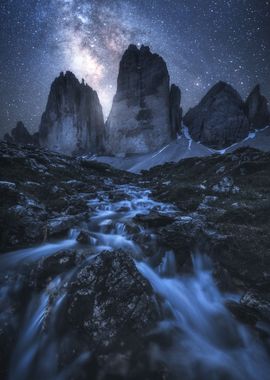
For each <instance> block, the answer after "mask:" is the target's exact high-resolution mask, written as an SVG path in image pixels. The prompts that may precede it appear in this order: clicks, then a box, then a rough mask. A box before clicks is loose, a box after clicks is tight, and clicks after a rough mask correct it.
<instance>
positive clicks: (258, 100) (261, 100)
mask: <svg viewBox="0 0 270 380" xmlns="http://www.w3.org/2000/svg"><path fill="white" fill-rule="evenodd" d="M246 110H247V116H248V118H249V120H250V124H251V127H252V129H260V128H264V127H266V126H267V125H269V124H270V112H269V109H268V106H267V99H266V98H265V97H264V96H263V95H262V94H261V89H260V85H257V86H255V87H254V89H253V90H252V91H251V93H250V95H249V96H248V98H247V101H246Z"/></svg>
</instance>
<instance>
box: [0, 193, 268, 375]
mask: <svg viewBox="0 0 270 380" xmlns="http://www.w3.org/2000/svg"><path fill="white" fill-rule="evenodd" d="M117 192H121V193H123V192H124V193H125V194H126V195H127V199H126V200H119V201H113V202H112V201H111V200H110V198H109V197H108V195H107V194H106V193H100V194H99V198H97V199H94V200H91V201H89V215H90V217H89V223H88V225H87V228H88V231H89V233H90V236H91V238H90V242H89V245H91V252H92V253H93V254H99V252H101V251H102V250H105V249H106V250H114V249H119V248H121V249H123V250H124V251H127V252H129V253H130V254H131V255H132V256H133V258H134V260H135V262H136V265H137V268H138V270H139V271H140V272H141V274H142V275H143V276H144V277H145V278H147V279H148V280H149V282H150V283H151V285H152V287H153V289H154V291H155V293H156V294H158V295H159V297H160V299H161V300H162V307H163V312H164V316H165V317H164V320H163V321H162V322H160V323H159V325H158V326H157V327H156V331H154V332H153V334H155V333H158V334H161V335H162V334H163V335H164V336H167V337H170V344H169V345H167V346H166V348H164V347H159V346H158V345H156V346H155V349H154V352H153V356H154V357H155V358H157V359H159V360H161V361H163V362H165V363H166V365H167V366H168V367H169V369H170V371H171V373H172V374H173V378H175V379H180V378H181V379H185V380H219V379H221V380H227V379H228V380H230V379H232V380H257V379H260V380H267V379H269V374H270V365H269V357H268V356H267V354H266V352H265V349H264V348H263V346H262V344H261V343H260V342H259V341H258V340H257V339H256V338H255V337H254V336H253V334H252V333H251V332H250V331H249V329H248V328H247V327H246V326H243V325H241V324H240V323H238V322H237V321H236V320H235V319H234V318H233V317H232V316H231V314H230V312H229V311H228V310H227V309H226V307H225V302H226V300H227V297H228V296H226V295H223V294H221V293H220V291H219V290H218V289H217V287H216V285H215V282H214V280H213V277H212V274H211V262H210V261H209V259H208V258H207V257H206V256H203V255H196V256H194V257H193V273H192V274H190V275H182V276H179V275H177V273H176V268H175V257H174V252H172V251H166V250H165V249H163V248H162V247H158V246H157V244H156V238H155V234H154V233H153V231H151V230H145V229H144V228H142V227H141V226H139V225H138V224H137V225H135V227H136V228H137V232H139V234H140V233H141V235H142V236H144V235H145V236H147V247H148V248H147V249H148V253H147V255H146V253H145V251H144V248H143V245H142V244H140V242H136V241H134V240H133V233H132V228H134V223H132V219H133V218H134V217H135V216H136V215H137V214H145V215H147V214H148V213H149V212H150V211H153V210H157V211H159V212H160V213H165V214H166V215H167V214H173V215H177V213H178V212H177V210H175V209H174V207H173V206H171V205H167V204H164V203H159V202H156V201H154V200H152V199H151V197H150V195H151V194H150V191H147V190H143V189H140V188H136V187H134V186H119V187H118V189H117V190H116V193H117ZM84 227H85V226H84ZM77 234H78V231H76V230H73V231H71V232H70V235H69V237H68V238H67V239H66V240H63V241H60V242H54V243H46V244H42V245H40V246H38V247H33V248H29V249H23V250H19V251H16V252H9V253H7V254H4V255H2V256H1V257H0V266H1V269H2V274H3V272H5V273H12V272H14V273H16V270H18V269H17V268H18V266H19V265H20V264H22V263H24V264H25V263H26V262H33V261H35V260H39V259H40V258H41V257H44V256H50V255H53V254H54V253H55V252H57V251H59V250H60V249H67V248H76V247H77V246H78V243H77V241H76V236H77ZM86 260H87V259H86ZM72 273H73V272H72V270H71V271H68V272H66V273H63V274H61V275H60V276H57V277H56V278H54V279H53V280H52V281H51V283H50V284H49V286H48V287H47V288H46V290H44V291H43V292H41V294H38V295H37V294H35V295H33V297H32V299H31V298H30V299H29V304H28V307H27V309H26V311H25V316H24V319H23V323H22V326H21V334H20V335H19V339H18V342H17V344H16V348H15V350H14V352H13V355H12V360H11V363H10V370H9V380H31V379H40V380H43V379H44V380H45V379H46V380H54V379H57V380H66V379H68V378H69V377H70V376H71V375H72V373H76V371H78V370H79V368H80V366H82V365H83V363H84V362H85V361H87V359H88V358H89V355H91V353H90V352H89V353H86V354H84V355H82V356H81V357H79V358H78V359H77V360H76V361H75V362H73V363H71V364H70V366H69V367H68V368H65V369H64V371H62V372H61V373H59V371H58V369H57V363H56V357H57V355H56V353H57V347H58V344H59V342H57V341H56V339H55V337H56V330H57V326H56V323H55V320H56V319H55V318H54V317H51V318H50V319H49V320H48V321H46V324H47V329H46V333H45V332H44V331H43V329H42V325H43V322H44V318H46V308H47V306H48V302H49V298H50V297H49V295H50V294H51V293H52V292H56V290H57V289H58V287H60V286H61V284H63V282H65V281H68V279H69V277H70V276H71V275H72ZM18 281H19V279H18ZM18 281H15V282H14V283H13V284H9V285H7V286H6V287H2V288H1V291H0V312H4V311H5V310H7V308H8V305H9V297H10V294H13V293H14V292H15V291H16V287H18V286H19V284H18ZM60 294H62V293H60ZM64 297H65V295H63V294H62V295H61V296H60V295H59V297H56V298H55V300H54V303H53V304H52V305H50V307H51V308H52V309H53V313H51V315H53V316H54V315H57V312H58V310H59V308H60V307H61V302H62V301H63V299H64ZM45 358H46V359H45Z"/></svg>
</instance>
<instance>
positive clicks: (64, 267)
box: [29, 250, 76, 289]
mask: <svg viewBox="0 0 270 380" xmlns="http://www.w3.org/2000/svg"><path fill="white" fill-rule="evenodd" d="M75 265H76V251H71V250H67V251H59V252H56V253H55V254H53V255H52V256H49V257H44V258H42V259H41V260H39V261H38V263H37V265H35V267H34V269H33V270H32V271H31V273H30V275H29V279H30V280H31V282H32V283H33V286H34V288H35V289H43V288H44V287H45V286H46V285H47V284H48V283H49V282H50V281H51V280H52V279H53V278H54V277H56V276H57V275H61V274H65V273H66V272H67V271H69V270H71V269H72V268H74V267H75Z"/></svg>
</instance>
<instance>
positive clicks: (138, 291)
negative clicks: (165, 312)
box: [64, 251, 159, 353]
mask: <svg viewBox="0 0 270 380" xmlns="http://www.w3.org/2000/svg"><path fill="white" fill-rule="evenodd" d="M64 313H65V315H66V321H67V328H68V329H75V330H76V331H78V332H79V333H80V334H82V336H83V339H84V340H85V341H87V342H88V345H89V348H90V347H92V348H94V347H95V350H98V352H100V353H102V352H103V353H106V352H109V351H110V350H111V349H112V347H114V348H115V347H118V349H120V347H121V350H122V348H123V347H129V348H132V347H133V346H132V345H133V344H134V347H135V346H136V342H138V339H139V338H140V337H142V336H143V335H144V334H145V333H146V332H147V331H149V329H150V328H151V327H153V325H154V324H155V322H156V321H157V320H158V318H159V312H158V307H157V304H156V301H155V299H154V297H153V293H152V289H151V286H150V285H149V283H148V282H147V281H146V280H145V279H144V278H143V277H142V276H141V275H140V273H139V272H138V271H137V269H136V267H135V264H134V262H133V260H132V259H131V257H130V256H129V255H128V254H127V253H125V252H122V251H115V252H102V253H101V254H100V255H99V256H97V257H95V258H94V259H93V260H92V261H91V262H90V263H89V264H86V265H83V266H82V267H81V268H80V269H79V270H78V271H77V273H76V274H75V275H74V276H73V278H72V280H71V282H70V284H69V287H68V299H67V304H66V309H65V311H64ZM68 326H69V327H68Z"/></svg>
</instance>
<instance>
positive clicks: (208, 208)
mask: <svg viewBox="0 0 270 380" xmlns="http://www.w3.org/2000/svg"><path fill="white" fill-rule="evenodd" d="M144 178H145V180H147V181H150V187H152V188H153V194H154V195H155V197H157V199H158V200H161V201H166V202H171V203H174V204H175V205H176V206H177V207H178V208H179V210H180V211H182V217H181V218H178V220H177V221H175V222H174V223H172V224H170V225H168V226H164V227H163V228H162V229H160V239H161V241H163V242H164V243H165V244H166V245H168V246H170V247H171V248H173V249H175V252H176V257H177V258H179V263H180V264H181V265H182V264H183V262H187V261H188V257H189V253H188V252H190V251H192V250H193V251H194V250H200V251H201V252H204V253H206V254H208V255H210V256H211V257H212V258H213V260H214V262H215V264H216V266H217V272H216V273H219V276H220V279H221V278H223V277H224V278H225V277H226V278H227V276H225V274H224V273H225V272H226V273H228V274H229V276H230V277H231V279H230V281H228V279H227V280H226V286H227V287H228V286H229V285H234V286H236V287H237V288H241V287H242V288H244V289H247V288H248V287H254V286H257V285H258V284H261V283H263V284H266V283H268V284H270V234H269V230H270V219H269V212H270V208H269V207H270V196H269V190H268V189H269V188H270V154H269V153H262V152H260V151H258V150H255V149H249V148H243V149H239V150H238V151H236V152H234V153H232V154H226V155H214V156H211V157H205V158H191V159H187V160H183V161H181V162H179V163H178V164H166V165H164V166H159V167H156V168H153V169H151V170H150V171H149V172H144ZM184 252H186V253H187V254H186V255H185V254H184ZM184 258H186V260H184ZM218 267H219V268H218ZM220 269H222V270H220ZM224 271H225V272H224ZM221 273H223V275H221ZM223 280H224V279H223ZM223 280H222V281H223ZM229 282H230V284H229Z"/></svg>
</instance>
